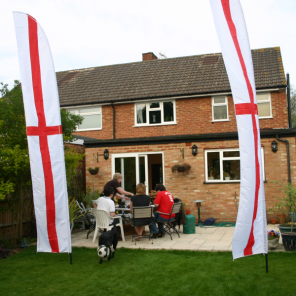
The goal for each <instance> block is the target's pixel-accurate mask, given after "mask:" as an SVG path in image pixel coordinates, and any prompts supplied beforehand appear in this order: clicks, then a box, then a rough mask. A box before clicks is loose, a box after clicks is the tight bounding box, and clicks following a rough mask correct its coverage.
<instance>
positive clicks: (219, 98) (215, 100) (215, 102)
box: [214, 97, 225, 104]
mask: <svg viewBox="0 0 296 296" xmlns="http://www.w3.org/2000/svg"><path fill="white" fill-rule="evenodd" d="M221 103H225V97H218V98H214V104H221Z"/></svg>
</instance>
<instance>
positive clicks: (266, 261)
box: [264, 254, 268, 273]
mask: <svg viewBox="0 0 296 296" xmlns="http://www.w3.org/2000/svg"><path fill="white" fill-rule="evenodd" d="M264 255H265V265H266V273H268V254H264Z"/></svg>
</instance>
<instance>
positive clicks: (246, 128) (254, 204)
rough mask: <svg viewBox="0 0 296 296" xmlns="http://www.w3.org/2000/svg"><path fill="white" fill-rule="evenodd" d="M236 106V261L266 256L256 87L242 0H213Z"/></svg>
mask: <svg viewBox="0 0 296 296" xmlns="http://www.w3.org/2000/svg"><path fill="white" fill-rule="evenodd" d="M210 3H211V7H212V13H213V17H214V22H215V26H216V30H217V33H218V37H219V41H220V46H221V49H222V55H223V59H224V63H225V67H226V70H227V74H228V78H229V82H230V86H231V91H232V96H233V100H234V104H235V112H236V121H237V129H238V138H239V149H240V164H241V185H240V202H239V210H238V216H237V221H236V227H235V232H234V236H233V239H232V254H233V258H234V259H236V258H239V257H244V256H248V255H253V254H267V252H268V251H267V249H268V245H267V225H266V210H265V196H264V183H263V174H262V161H261V142H260V129H259V121H258V111H257V100H256V87H255V79H254V70H253V62H252V55H251V50H250V45H249V38H248V33H247V28H246V24H245V20H244V15H243V11H242V7H241V4H240V1H239V0H210Z"/></svg>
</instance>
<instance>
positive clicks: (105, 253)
mask: <svg viewBox="0 0 296 296" xmlns="http://www.w3.org/2000/svg"><path fill="white" fill-rule="evenodd" d="M97 252H98V256H99V257H101V258H106V257H109V255H110V249H109V248H108V247H106V246H105V245H101V246H99V247H98V249H97Z"/></svg>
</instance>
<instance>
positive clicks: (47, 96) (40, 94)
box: [13, 12, 71, 253]
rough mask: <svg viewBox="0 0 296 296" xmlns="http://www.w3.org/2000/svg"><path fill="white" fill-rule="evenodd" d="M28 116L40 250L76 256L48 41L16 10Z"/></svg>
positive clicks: (29, 20)
mask: <svg viewBox="0 0 296 296" xmlns="http://www.w3.org/2000/svg"><path fill="white" fill-rule="evenodd" d="M13 17H14V24H15V31H16V39H17V46H18V56H19V64H20V72H21V85H22V92H23V100H24V107H25V115H26V125H27V139H28V146H29V156H30V166H31V176H32V184H33V197H34V206H35V216H36V223H37V252H53V253H60V252H68V253H71V234H70V222H69V208H68V194H67V180H66V170H65V159H64V144H63V135H62V126H61V115H60V104H59V95H58V88H57V81H56V75H55V69H54V65H53V60H52V56H51V52H50V47H49V44H48V40H47V37H46V35H45V33H44V31H43V29H42V27H41V26H40V25H39V24H38V22H37V21H36V20H35V19H34V18H33V17H31V16H30V15H28V14H25V13H22V12H13Z"/></svg>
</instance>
